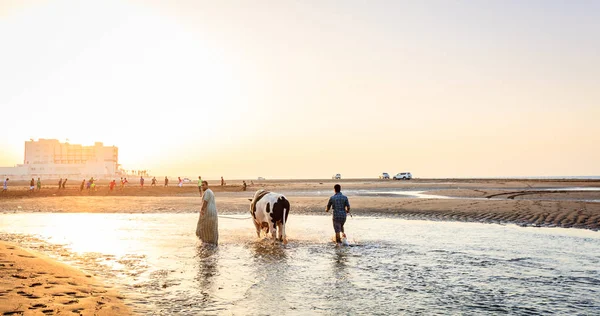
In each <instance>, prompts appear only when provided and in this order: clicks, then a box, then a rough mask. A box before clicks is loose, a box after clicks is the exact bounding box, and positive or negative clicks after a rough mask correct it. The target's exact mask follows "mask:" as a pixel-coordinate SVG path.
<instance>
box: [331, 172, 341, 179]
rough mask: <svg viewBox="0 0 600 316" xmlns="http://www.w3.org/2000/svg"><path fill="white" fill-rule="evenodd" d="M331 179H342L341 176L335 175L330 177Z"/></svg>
mask: <svg viewBox="0 0 600 316" xmlns="http://www.w3.org/2000/svg"><path fill="white" fill-rule="evenodd" d="M331 179H334V180H340V179H342V175H341V174H339V173H337V174H336V175H335V176H333V177H331Z"/></svg>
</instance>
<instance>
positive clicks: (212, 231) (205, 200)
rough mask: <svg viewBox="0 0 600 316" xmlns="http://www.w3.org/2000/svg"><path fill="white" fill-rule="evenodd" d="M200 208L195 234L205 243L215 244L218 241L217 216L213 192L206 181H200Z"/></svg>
mask: <svg viewBox="0 0 600 316" xmlns="http://www.w3.org/2000/svg"><path fill="white" fill-rule="evenodd" d="M202 191H204V194H203V195H202V209H201V210H200V217H199V218H198V225H197V226H196V236H198V238H200V240H202V242H203V243H205V244H213V245H217V244H218V242H219V217H218V214H217V204H216V202H215V194H214V193H213V191H212V190H211V189H209V188H208V182H206V181H202Z"/></svg>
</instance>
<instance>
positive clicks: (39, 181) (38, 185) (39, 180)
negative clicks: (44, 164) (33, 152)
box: [37, 178, 42, 191]
mask: <svg viewBox="0 0 600 316" xmlns="http://www.w3.org/2000/svg"><path fill="white" fill-rule="evenodd" d="M41 189H42V180H41V179H40V178H38V179H37V190H38V191H40V190H41Z"/></svg>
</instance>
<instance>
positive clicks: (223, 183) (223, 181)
mask: <svg viewBox="0 0 600 316" xmlns="http://www.w3.org/2000/svg"><path fill="white" fill-rule="evenodd" d="M224 185H225V180H224V179H223V176H221V186H224Z"/></svg>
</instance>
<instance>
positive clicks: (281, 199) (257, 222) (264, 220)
mask: <svg viewBox="0 0 600 316" xmlns="http://www.w3.org/2000/svg"><path fill="white" fill-rule="evenodd" d="M250 201H251V203H250V214H252V219H253V220H254V226H255V227H256V234H257V235H258V237H259V238H260V232H261V231H262V230H265V233H266V234H268V233H269V230H270V231H271V236H273V241H275V240H276V236H275V234H276V232H277V231H279V236H277V238H278V239H279V240H280V241H283V243H284V244H287V236H286V234H285V223H286V222H287V217H288V214H289V213H290V202H289V201H288V200H287V199H286V198H285V196H283V195H282V194H279V193H273V192H268V191H265V190H258V191H256V193H254V197H253V198H252V199H250Z"/></svg>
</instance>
